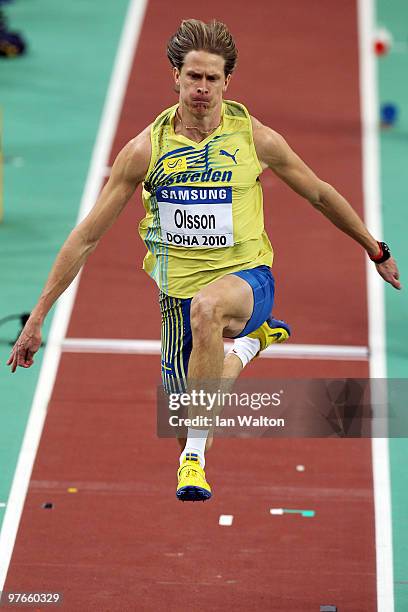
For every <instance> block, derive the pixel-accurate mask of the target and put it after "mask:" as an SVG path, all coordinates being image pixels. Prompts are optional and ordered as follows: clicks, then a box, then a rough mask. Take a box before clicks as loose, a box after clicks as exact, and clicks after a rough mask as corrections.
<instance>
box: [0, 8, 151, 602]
mask: <svg viewBox="0 0 408 612" xmlns="http://www.w3.org/2000/svg"><path fill="white" fill-rule="evenodd" d="M146 3H147V0H130V2H129V6H128V10H127V13H126V16H125V21H124V25H123V29H122V33H121V37H120V41H119V45H118V50H117V54H116V58H115V63H114V66H113V70H112V74H111V79H110V83H109V88H108V91H107V96H106V99H105V104H104V108H103V112H102V117H101V122H100V125H99V131H98V135H97V139H96V142H95V145H94V148H93V151H92V159H91V163H90V167H89V170H88V176H87V181H86V184H85V187H84V191H83V195H82V199H81V204H80V209H79V215H78V222H79V221H80V220H81V219H83V218H84V217H85V216H86V215H87V214H88V212H89V211H90V209H91V208H92V206H93V204H94V202H95V200H96V198H97V196H98V194H99V191H100V189H101V186H102V181H103V179H104V176H105V169H106V164H107V162H108V158H109V154H110V151H111V148H112V142H113V138H114V135H115V132H116V127H117V123H118V120H119V116H120V111H121V108H122V103H123V98H124V94H125V91H126V85H127V82H128V79H129V74H130V70H131V67H132V61H133V57H134V52H135V48H136V44H137V41H138V39H139V34H140V30H141V26H142V22H143V18H144V13H145V9H146ZM78 283H79V275H78V277H77V278H76V280H75V281H74V282H73V283H72V284H71V286H70V287H69V289H68V290H67V291H66V292H65V293H64V294H63V295H62V296H61V298H60V300H59V301H58V304H57V307H56V311H55V314H54V317H53V320H52V325H51V329H50V334H49V338H48V342H47V346H46V349H45V352H44V358H43V362H42V367H41V371H40V375H39V378H38V382H37V387H36V391H35V395H34V398H33V403H32V406H31V411H30V416H29V419H28V422H27V427H26V431H25V434H24V440H23V443H22V447H21V451H20V455H19V459H18V463H17V467H16V471H15V474H14V479H13V484H12V487H11V491H10V496H9V499H8V502H7V509H6V512H5V516H4V521H3V525H2V529H1V532H0V591H1V590H2V589H3V586H4V582H5V580H6V576H7V571H8V567H9V564H10V559H11V555H12V552H13V547H14V542H15V539H16V535H17V529H18V526H19V523H20V517H21V512H22V509H23V505H24V500H25V497H26V494H27V488H28V484H29V481H30V476H31V472H32V468H33V464H34V460H35V456H36V453H37V448H38V444H39V441H40V437H41V433H42V430H43V426H44V421H45V417H46V413H47V406H48V402H49V399H50V396H51V392H52V389H53V385H54V381H55V376H56V374H57V369H58V364H59V360H60V356H61V343H62V341H63V339H64V337H65V334H66V330H67V327H68V323H69V319H70V316H71V311H72V307H73V304H74V299H75V295H76V291H77V288H78Z"/></svg>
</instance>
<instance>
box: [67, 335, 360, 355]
mask: <svg viewBox="0 0 408 612" xmlns="http://www.w3.org/2000/svg"><path fill="white" fill-rule="evenodd" d="M231 346H232V342H225V343H224V347H225V350H229V349H230V348H231ZM61 348H62V351H63V352H64V353H120V354H128V355H160V340H122V339H120V340H115V339H111V338H106V339H105V338H65V340H63V342H62V347H61ZM260 356H261V357H263V358H265V357H266V358H279V359H337V360H347V361H361V360H364V361H366V360H367V359H368V348H367V347H365V346H346V345H344V346H341V345H339V346H336V345H329V344H327V345H326V344H274V345H273V346H270V347H268V348H267V349H266V350H265V351H262V353H261V355H260Z"/></svg>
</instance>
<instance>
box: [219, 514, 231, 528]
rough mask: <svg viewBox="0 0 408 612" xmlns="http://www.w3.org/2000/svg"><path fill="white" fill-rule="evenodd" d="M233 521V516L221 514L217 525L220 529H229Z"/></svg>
mask: <svg viewBox="0 0 408 612" xmlns="http://www.w3.org/2000/svg"><path fill="white" fill-rule="evenodd" d="M233 520H234V515H233V514H221V515H220V518H219V520H218V524H219V525H221V526H222V527H231V525H232V521H233Z"/></svg>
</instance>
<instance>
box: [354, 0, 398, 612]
mask: <svg viewBox="0 0 408 612" xmlns="http://www.w3.org/2000/svg"><path fill="white" fill-rule="evenodd" d="M375 25H376V19H375V8H374V0H359V1H358V28H359V58H360V97H361V121H362V148H363V188H364V211H365V220H366V223H367V226H368V228H369V229H370V231H371V232H372V233H373V235H374V236H375V237H376V238H377V239H379V240H381V239H382V222H381V196H380V185H379V177H380V173H379V151H378V149H379V143H378V96H377V92H378V82H377V72H376V63H375V56H374V53H373V50H372V41H373V36H374V32H375ZM366 262H367V266H366V270H367V297H368V320H369V347H370V376H371V378H386V377H387V370H386V358H385V313H384V281H383V280H382V279H381V278H380V276H379V275H378V274H377V272H376V270H375V267H374V266H373V264H372V263H371V262H370V261H369V260H368V258H367V260H366ZM373 392H374V389H373ZM382 395H383V394H382ZM384 399H385V398H384V397H373V409H374V410H375V406H376V405H379V406H381V405H384ZM374 416H375V415H374ZM378 416H380V417H381V416H382V415H381V414H380V415H378ZM375 420H376V419H373V422H375ZM378 422H379V423H382V422H383V419H381V418H379V419H378ZM375 433H376V431H375V430H373V436H375ZM383 435H384V434H383ZM371 449H372V464H373V483H374V506H375V540H376V553H377V554H376V564H377V610H378V612H393V610H394V586H393V552H392V512H391V490H390V467H389V448H388V439H387V438H375V437H373V438H372V444H371Z"/></svg>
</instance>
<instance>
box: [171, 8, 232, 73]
mask: <svg viewBox="0 0 408 612" xmlns="http://www.w3.org/2000/svg"><path fill="white" fill-rule="evenodd" d="M190 51H208V53H215V54H216V55H221V57H223V58H224V60H225V66H224V73H225V76H228V75H229V74H232V72H233V70H234V68H235V66H236V63H237V56H238V50H237V48H236V46H235V42H234V39H233V37H232V35H231V33H230V31H229V30H228V28H227V26H226V25H225V23H222V22H221V21H216V20H215V19H213V20H212V21H210V22H209V23H204V21H199V20H198V19H184V20H183V21H182V22H181V24H180V27H179V28H178V30H177V32H176V33H175V34H173V36H172V37H171V38H170V40H169V42H168V44H167V57H168V58H169V60H170V63H171V65H172V66H174V67H175V68H177V69H178V70H181V68H182V66H183V64H184V60H185V57H186V55H187V53H189V52H190Z"/></svg>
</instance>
